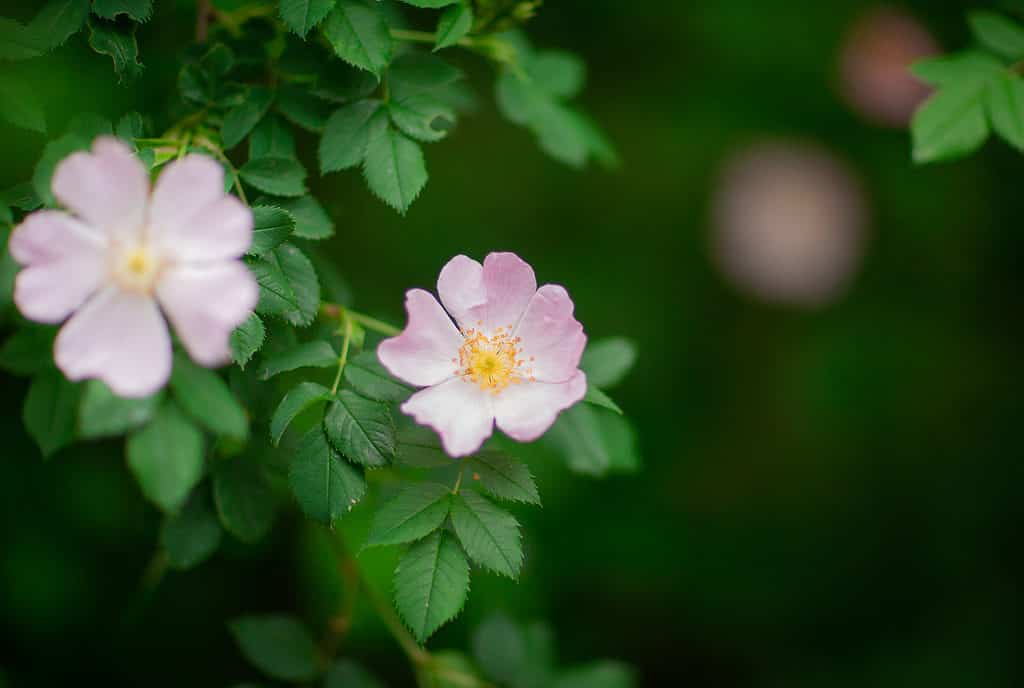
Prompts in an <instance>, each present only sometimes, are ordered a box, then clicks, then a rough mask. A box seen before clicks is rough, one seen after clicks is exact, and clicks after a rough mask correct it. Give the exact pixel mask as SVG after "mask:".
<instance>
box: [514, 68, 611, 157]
mask: <svg viewBox="0 0 1024 688" xmlns="http://www.w3.org/2000/svg"><path fill="white" fill-rule="evenodd" d="M522 62H523V64H524V67H525V70H524V72H520V71H513V70H511V69H506V70H505V71H504V72H503V73H502V74H501V76H500V77H499V78H498V82H497V86H496V89H497V90H496V98H497V102H498V109H499V110H500V111H501V113H502V115H503V116H504V117H505V118H506V119H508V120H509V121H511V122H514V123H516V124H520V125H522V126H525V127H528V128H529V129H530V130H531V131H532V132H533V133H534V135H535V136H536V137H537V143H538V145H540V147H541V150H543V151H544V152H545V153H547V154H548V155H550V156H551V157H553V158H555V159H556V160H559V161H561V162H563V163H565V164H567V165H571V166H573V167H582V166H583V165H584V164H586V162H587V161H588V160H590V159H595V160H597V161H598V162H600V163H602V164H604V165H606V166H609V167H612V166H615V165H616V164H617V163H618V156H617V155H616V154H615V151H614V150H613V149H612V147H611V144H610V143H609V142H608V139H607V138H606V137H605V136H604V134H603V133H601V131H600V129H598V127H597V126H596V125H595V124H594V122H593V121H592V120H590V118H588V117H586V116H585V115H584V114H583V113H581V112H578V111H577V110H575V109H573V108H570V107H569V106H567V105H565V104H564V103H563V101H564V100H566V99H567V98H569V97H571V96H573V95H575V94H576V93H577V92H578V91H579V90H580V88H582V86H583V81H584V77H585V70H584V67H583V63H582V62H580V61H579V60H578V59H577V58H576V57H574V56H572V55H569V54H567V53H559V52H545V53H539V54H535V55H534V54H530V53H529V52H527V53H525V54H524V55H523V56H522Z"/></svg>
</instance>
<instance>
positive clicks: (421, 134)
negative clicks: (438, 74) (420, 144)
mask: <svg viewBox="0 0 1024 688" xmlns="http://www.w3.org/2000/svg"><path fill="white" fill-rule="evenodd" d="M388 112H389V114H390V115H391V121H392V122H394V123H395V126H396V127H398V128H399V129H401V130H402V131H403V132H404V133H406V134H407V135H409V136H411V137H412V138H414V139H417V140H419V141H426V142H431V141H440V140H441V139H443V138H444V137H445V136H447V135H448V132H449V131H450V130H451V127H452V125H453V124H454V123H455V110H453V109H452V108H450V107H449V106H448V105H446V104H445V103H443V102H441V101H440V100H438V99H436V98H434V97H431V96H429V95H423V94H418V95H411V96H406V97H405V98H401V99H397V98H396V99H393V100H392V101H391V102H390V103H388Z"/></svg>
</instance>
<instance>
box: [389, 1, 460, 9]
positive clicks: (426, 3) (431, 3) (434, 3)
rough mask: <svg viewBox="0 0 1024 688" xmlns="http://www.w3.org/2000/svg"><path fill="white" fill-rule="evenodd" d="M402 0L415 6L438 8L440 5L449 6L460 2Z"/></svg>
mask: <svg viewBox="0 0 1024 688" xmlns="http://www.w3.org/2000/svg"><path fill="white" fill-rule="evenodd" d="M402 2H404V3H405V4H406V5H412V6H413V7H425V8H428V9H438V8H440V7H447V6H448V5H451V4H452V3H455V2H458V0H402Z"/></svg>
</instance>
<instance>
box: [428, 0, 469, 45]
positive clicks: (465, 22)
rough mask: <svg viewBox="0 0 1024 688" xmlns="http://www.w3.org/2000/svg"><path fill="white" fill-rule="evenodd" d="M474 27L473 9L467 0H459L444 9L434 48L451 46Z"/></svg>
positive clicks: (439, 21) (438, 23)
mask: <svg viewBox="0 0 1024 688" xmlns="http://www.w3.org/2000/svg"><path fill="white" fill-rule="evenodd" d="M472 28H473V9H472V8H471V7H470V6H469V3H468V2H466V0H458V1H457V2H455V3H454V4H452V6H451V7H449V8H448V9H447V10H445V11H444V14H442V15H441V18H440V19H439V20H438V22H437V33H436V35H437V40H436V42H435V43H434V50H441V49H443V48H449V47H451V46H453V45H455V44H456V43H458V42H459V41H461V40H462V39H463V38H465V37H466V35H467V34H468V33H469V31H470V29H472Z"/></svg>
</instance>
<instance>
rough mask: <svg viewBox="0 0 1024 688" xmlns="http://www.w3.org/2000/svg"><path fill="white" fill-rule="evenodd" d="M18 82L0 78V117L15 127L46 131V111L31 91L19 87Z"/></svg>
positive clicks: (41, 132)
mask: <svg viewBox="0 0 1024 688" xmlns="http://www.w3.org/2000/svg"><path fill="white" fill-rule="evenodd" d="M19 86H20V84H16V83H13V82H11V81H8V80H6V79H5V80H0V119H3V120H6V121H7V122H10V123H11V124H13V125H14V126H16V127H19V128H21V129H26V130H28V131H34V132H37V133H40V134H45V133H46V113H45V112H44V111H43V106H42V104H41V103H40V102H39V100H38V99H37V98H36V96H35V94H33V93H32V92H31V91H29V90H27V89H24V88H19Z"/></svg>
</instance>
